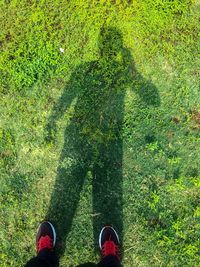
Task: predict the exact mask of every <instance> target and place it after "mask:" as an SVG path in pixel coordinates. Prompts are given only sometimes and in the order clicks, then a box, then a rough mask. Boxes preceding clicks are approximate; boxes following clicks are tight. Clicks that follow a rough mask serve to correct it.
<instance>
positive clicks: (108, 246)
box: [102, 241, 119, 257]
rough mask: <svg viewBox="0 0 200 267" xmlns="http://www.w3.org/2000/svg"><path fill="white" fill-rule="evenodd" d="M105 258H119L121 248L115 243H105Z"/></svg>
mask: <svg viewBox="0 0 200 267" xmlns="http://www.w3.org/2000/svg"><path fill="white" fill-rule="evenodd" d="M102 254H103V256H107V255H114V256H117V257H119V248H118V246H117V245H115V243H114V242H113V241H105V243H104V244H103V246H102Z"/></svg>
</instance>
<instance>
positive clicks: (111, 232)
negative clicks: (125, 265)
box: [99, 225, 120, 259]
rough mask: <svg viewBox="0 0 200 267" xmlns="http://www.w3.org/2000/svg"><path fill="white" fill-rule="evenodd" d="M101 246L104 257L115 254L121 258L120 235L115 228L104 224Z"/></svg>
mask: <svg viewBox="0 0 200 267" xmlns="http://www.w3.org/2000/svg"><path fill="white" fill-rule="evenodd" d="M99 247H100V250H101V255H102V257H103V258H104V257H106V256H108V255H114V256H116V257H117V258H118V259H120V251H119V237H118V234H117V232H116V231H115V229H114V228H113V227H112V226H110V225H107V226H104V227H103V228H102V229H101V232H100V234H99Z"/></svg>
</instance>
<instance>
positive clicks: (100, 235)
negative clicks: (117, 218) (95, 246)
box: [99, 226, 119, 249]
mask: <svg viewBox="0 0 200 267" xmlns="http://www.w3.org/2000/svg"><path fill="white" fill-rule="evenodd" d="M108 227H109V228H111V229H112V230H113V231H114V233H115V235H116V237H117V241H118V243H119V236H118V234H117V232H116V231H115V229H114V228H113V227H112V226H104V227H103V228H102V229H101V232H100V234H99V247H100V249H102V247H101V237H102V234H103V231H104V230H105V229H106V228H108Z"/></svg>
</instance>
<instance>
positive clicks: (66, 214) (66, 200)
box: [46, 27, 160, 256]
mask: <svg viewBox="0 0 200 267" xmlns="http://www.w3.org/2000/svg"><path fill="white" fill-rule="evenodd" d="M98 45H99V58H98V60H96V61H92V62H89V63H84V64H81V65H80V66H78V67H76V69H75V70H74V72H73V73H72V75H71V78H70V80H69V82H68V84H67V86H66V87H65V89H64V92H63V94H62V96H61V97H60V99H59V101H58V103H57V104H56V106H55V107H54V108H53V111H52V114H51V116H50V118H49V121H48V125H47V130H48V136H47V138H49V139H50V140H51V139H52V138H53V135H54V134H55V132H56V121H57V120H58V119H60V118H61V116H62V115H63V114H64V113H65V111H66V110H67V109H68V108H69V107H70V105H71V104H72V102H73V101H74V100H75V104H74V112H73V115H72V117H71V119H70V122H69V124H68V126H67V127H66V130H65V134H64V146H63V150H62V153H61V156H60V163H59V167H58V170H57V178H56V181H55V186H54V190H53V193H52V196H51V201H50V206H49V210H48V213H47V215H46V219H48V220H51V221H52V222H53V223H54V224H55V226H56V229H57V233H58V244H59V246H58V252H59V254H60V256H61V255H62V254H63V252H64V249H65V243H66V237H67V235H68V233H69V231H70V229H71V226H72V221H73V218H74V215H75V212H76V208H77V205H78V203H79V199H80V193H81V190H82V187H83V183H84V179H85V177H86V175H87V173H88V172H89V171H90V172H91V173H92V177H93V178H92V192H93V193H92V194H93V196H92V199H93V214H94V216H93V229H94V240H95V242H97V240H98V234H99V231H100V229H101V227H102V226H103V225H104V224H112V225H113V226H114V227H115V228H116V230H117V232H118V233H119V236H120V238H121V240H122V231H123V211H122V208H123V200H122V159H123V139H122V127H123V117H124V96H125V93H126V89H127V88H133V90H135V92H136V93H137V94H139V96H140V98H141V100H142V102H143V103H144V104H145V105H147V106H149V105H154V106H158V105H159V104H160V99H159V95H158V92H157V89H156V88H155V86H154V85H153V84H151V83H150V82H148V81H146V80H145V79H144V78H143V77H142V76H141V75H140V74H139V73H138V72H137V70H136V69H135V66H134V62H133V59H132V57H131V54H130V52H129V50H128V49H126V48H124V47H123V41H122V35H121V33H120V32H119V31H118V30H117V29H116V28H112V27H102V29H101V30H100V34H99V43H98ZM136 85H137V86H136ZM73 103H74V102H73Z"/></svg>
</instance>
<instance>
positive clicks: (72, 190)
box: [46, 121, 88, 257]
mask: <svg viewBox="0 0 200 267" xmlns="http://www.w3.org/2000/svg"><path fill="white" fill-rule="evenodd" d="M86 148H87V146H86V145H85V143H84V141H83V140H82V139H81V138H80V135H79V129H78V128H77V126H76V124H74V123H73V121H72V122H71V124H70V125H69V126H68V127H67V129H66V130H65V143H64V147H63V150H62V153H61V156H60V162H59V167H58V170H57V177H56V181H55V185H54V189H53V193H52V196H51V201H50V206H49V209H48V212H47V215H46V219H47V220H50V221H51V222H52V223H53V224H54V225H55V228H56V232H57V245H56V250H57V253H58V256H59V257H60V256H62V255H63V254H64V251H65V245H66V238H67V235H68V233H69V232H70V230H71V227H72V222H73V218H74V216H75V212H76V209H77V206H78V203H79V199H80V193H81V190H82V187H83V183H84V179H85V176H86V174H87V171H88V158H87V155H88V153H87V152H88V151H85V149H86Z"/></svg>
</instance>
